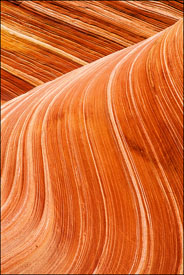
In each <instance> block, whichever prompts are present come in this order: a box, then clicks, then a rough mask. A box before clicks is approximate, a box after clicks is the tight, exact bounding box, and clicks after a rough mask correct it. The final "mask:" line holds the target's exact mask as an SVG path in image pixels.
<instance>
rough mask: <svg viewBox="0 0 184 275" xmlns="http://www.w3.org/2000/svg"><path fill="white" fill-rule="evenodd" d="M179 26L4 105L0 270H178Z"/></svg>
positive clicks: (180, 204) (180, 214) (180, 206)
mask: <svg viewBox="0 0 184 275" xmlns="http://www.w3.org/2000/svg"><path fill="white" fill-rule="evenodd" d="M182 28H183V25H182V20H179V21H178V22H177V23H175V24H174V25H173V26H172V27H169V28H167V29H166V30H165V31H162V32H159V33H157V34H156V35H154V36H152V37H150V38H148V39H146V40H144V41H143V42H139V43H138V44H135V45H133V46H130V47H128V48H126V49H123V50H120V51H117V52H115V53H113V54H111V55H108V56H107V57H104V58H101V59H99V60H98V61H95V62H93V63H91V64H88V65H86V66H83V67H81V68H78V69H76V70H74V71H72V72H69V73H67V74H65V75H63V76H61V77H59V78H57V79H55V80H53V81H50V82H48V83H45V84H43V85H41V86H38V87H36V88H34V89H33V90H31V91H30V92H28V93H26V94H24V95H21V96H19V97H16V98H14V99H12V100H10V101H9V102H7V103H5V104H3V106H2V134H1V143H2V151H1V171H2V194H1V196H2V200H1V202H2V212H1V216H2V222H1V230H2V244H1V245H2V259H1V261H2V273H3V274H183V270H182V258H183V255H182V251H183V248H182V243H183V237H182V233H183V227H182V223H183V211H182V209H183V191H182V152H183V144H182V137H183V135H182V122H183V121H182V91H183V80H182V79H183V77H182V76H183V75H182V74H183V31H182Z"/></svg>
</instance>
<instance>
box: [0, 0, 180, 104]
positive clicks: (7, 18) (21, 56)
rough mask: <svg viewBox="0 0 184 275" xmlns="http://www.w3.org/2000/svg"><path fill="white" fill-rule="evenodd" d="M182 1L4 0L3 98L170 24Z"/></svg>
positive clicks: (2, 43)
mask: <svg viewBox="0 0 184 275" xmlns="http://www.w3.org/2000/svg"><path fill="white" fill-rule="evenodd" d="M182 2H183V1H147V0H146V1H132V0H131V1H114V0H113V1H109V0H107V1H104V0H103V1H84V0H82V1H63V0H61V1H60V0H59V1H58V0H57V1H56V0H52V1H48V0H46V1H43V0H41V1H40V0H39V1H34V0H31V1H29V0H28V1H27V0H24V1H22V0H20V1H18V0H17V1H16V0H12V1H2V3H1V6H2V7H1V10H2V17H1V34H2V39H1V70H2V77H1V98H2V100H3V102H4V101H8V100H10V99H12V98H14V97H16V96H18V95H21V94H23V93H25V92H27V91H29V90H31V89H32V88H33V87H36V86H38V85H40V84H42V83H45V82H47V81H50V80H53V79H55V78H56V77H58V76H61V75H63V74H65V73H67V72H69V71H72V70H74V69H76V68H79V67H81V66H82V65H85V64H87V63H91V62H92V61H95V60H97V59H99V58H101V57H103V56H107V55H108V54H111V53H113V52H116V51H118V50H121V49H122V48H126V47H128V46H131V45H134V44H135V43H138V42H140V41H142V40H144V39H146V38H148V37H150V36H153V35H154V34H156V33H158V32H159V31H162V30H163V29H165V28H167V27H169V26H171V25H173V24H174V23H176V22H177V21H178V20H179V19H180V18H182V16H183V13H182V9H183V4H182ZM15 4H16V5H15Z"/></svg>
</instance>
